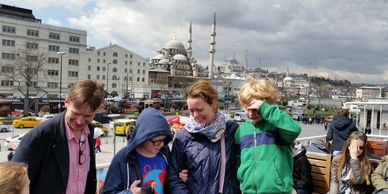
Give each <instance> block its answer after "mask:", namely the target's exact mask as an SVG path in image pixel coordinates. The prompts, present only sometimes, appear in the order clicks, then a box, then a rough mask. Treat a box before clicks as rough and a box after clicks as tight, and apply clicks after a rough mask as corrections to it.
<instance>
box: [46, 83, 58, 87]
mask: <svg viewBox="0 0 388 194" xmlns="http://www.w3.org/2000/svg"><path fill="white" fill-rule="evenodd" d="M47 87H48V88H58V83H56V82H47Z"/></svg>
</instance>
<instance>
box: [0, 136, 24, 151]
mask: <svg viewBox="0 0 388 194" xmlns="http://www.w3.org/2000/svg"><path fill="white" fill-rule="evenodd" d="M24 135H25V133H23V134H19V135H15V136H12V137H8V138H7V139H5V142H4V146H5V147H6V148H7V149H8V150H15V149H16V147H17V146H18V145H19V143H20V141H21V140H22V138H23V136H24Z"/></svg>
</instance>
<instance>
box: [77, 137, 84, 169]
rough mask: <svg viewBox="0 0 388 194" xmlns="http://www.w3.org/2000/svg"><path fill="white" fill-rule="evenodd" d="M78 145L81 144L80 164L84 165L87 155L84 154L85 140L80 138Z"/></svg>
mask: <svg viewBox="0 0 388 194" xmlns="http://www.w3.org/2000/svg"><path fill="white" fill-rule="evenodd" d="M81 139H82V138H81ZM78 145H79V152H78V164H79V165H82V164H84V163H85V162H86V155H85V154H84V151H85V148H86V145H85V140H80V141H79V144H78Z"/></svg>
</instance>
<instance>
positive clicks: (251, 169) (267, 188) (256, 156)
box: [235, 78, 301, 194]
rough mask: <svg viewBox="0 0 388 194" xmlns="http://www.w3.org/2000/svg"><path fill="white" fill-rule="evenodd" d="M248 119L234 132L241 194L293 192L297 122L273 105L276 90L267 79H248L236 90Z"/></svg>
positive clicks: (277, 94)
mask: <svg viewBox="0 0 388 194" xmlns="http://www.w3.org/2000/svg"><path fill="white" fill-rule="evenodd" d="M238 96H239V100H240V103H241V105H242V106H244V108H245V112H246V113H247V117H248V118H249V119H247V120H246V121H245V122H244V123H243V124H241V125H240V127H239V128H238V129H237V131H236V133H235V143H236V144H239V147H240V155H239V156H238V161H237V167H238V172H237V178H238V179H239V181H240V189H241V191H242V192H243V193H244V194H253V193H255V194H256V193H276V194H282V193H284V194H285V193H287V194H290V193H291V191H292V184H293V181H292V165H293V158H292V148H291V144H292V143H293V142H294V141H295V139H296V138H297V137H298V136H299V134H300V130H301V129H300V125H299V123H298V122H296V121H294V119H292V117H291V116H290V115H289V114H287V113H286V112H283V111H282V110H280V109H279V108H278V107H277V106H276V105H274V104H275V103H276V101H277V100H278V99H279V92H278V90H277V89H276V88H275V87H274V86H273V85H272V83H271V82H270V81H268V80H256V79H253V78H250V79H248V80H247V83H245V84H244V86H243V87H242V88H241V89H240V91H239V94H238Z"/></svg>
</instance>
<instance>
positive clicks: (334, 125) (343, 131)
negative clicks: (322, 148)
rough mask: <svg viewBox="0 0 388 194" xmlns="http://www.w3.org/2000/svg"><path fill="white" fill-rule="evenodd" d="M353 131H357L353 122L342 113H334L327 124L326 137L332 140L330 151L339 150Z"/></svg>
mask: <svg viewBox="0 0 388 194" xmlns="http://www.w3.org/2000/svg"><path fill="white" fill-rule="evenodd" d="M353 131H358V129H357V127H356V125H355V124H354V122H353V121H352V120H351V119H349V117H347V116H344V115H336V116H335V117H334V119H333V121H332V122H331V124H330V125H329V130H327V135H326V139H327V140H329V141H330V140H333V141H332V143H331V145H332V146H331V148H332V151H341V150H342V147H343V145H344V143H345V141H346V140H347V139H348V138H349V135H350V134H351V133H352V132H353Z"/></svg>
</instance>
